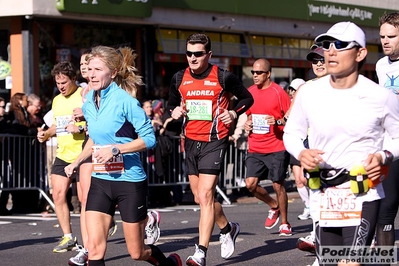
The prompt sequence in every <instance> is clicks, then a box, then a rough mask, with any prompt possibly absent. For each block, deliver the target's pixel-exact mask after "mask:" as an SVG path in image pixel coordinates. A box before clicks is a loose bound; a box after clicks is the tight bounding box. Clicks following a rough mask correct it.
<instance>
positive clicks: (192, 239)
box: [0, 192, 398, 266]
mask: <svg viewBox="0 0 399 266" xmlns="http://www.w3.org/2000/svg"><path fill="white" fill-rule="evenodd" d="M303 207H304V206H303V203H302V202H301V200H300V199H299V196H298V194H297V193H296V192H291V193H289V215H288V220H289V222H290V223H291V225H292V228H293V233H294V234H293V235H292V236H289V237H280V236H279V235H278V226H276V227H274V228H272V229H270V230H267V229H265V228H264V221H265V218H266V216H267V211H268V210H269V207H268V206H266V205H265V204H264V203H261V202H259V201H258V200H256V199H255V198H253V197H241V198H239V199H237V201H236V202H234V203H233V204H232V205H224V211H225V213H226V216H227V217H228V219H229V220H231V221H236V222H238V223H240V225H241V233H240V234H239V236H238V238H237V241H236V250H235V253H234V254H233V256H232V257H231V258H230V259H228V260H224V259H222V258H221V257H220V244H219V242H218V232H219V230H218V229H216V228H215V230H214V234H213V236H212V239H211V243H210V247H209V250H208V256H207V258H208V259H207V265H208V266H211V265H308V264H312V263H313V261H314V258H315V257H314V256H313V255H312V254H310V253H306V252H303V251H300V250H298V249H296V248H295V244H296V241H297V239H298V238H299V237H303V236H306V235H307V234H308V232H310V230H311V228H312V223H311V220H306V221H300V220H298V219H297V216H298V215H299V214H300V213H301V212H302V210H303ZM158 210H159V211H160V212H161V238H160V240H159V242H158V243H157V246H158V247H159V248H160V249H161V250H162V251H163V252H165V253H166V254H169V253H172V252H176V253H178V254H179V255H180V256H181V258H182V260H183V265H185V264H184V261H185V259H186V258H187V257H188V256H189V255H192V254H193V252H194V244H196V243H197V242H198V228H197V225H198V218H199V208H198V206H196V205H181V206H175V207H168V208H160V209H158ZM115 218H116V221H117V224H118V225H119V229H118V231H117V232H116V234H115V235H114V236H113V237H111V238H110V239H109V241H108V250H107V253H106V265H109V266H116V265H149V264H148V263H146V262H136V261H132V260H131V259H130V257H129V255H128V253H127V251H126V245H125V242H124V238H123V232H122V229H121V220H120V216H119V214H116V216H115ZM71 223H72V227H73V230H74V234H75V235H76V236H78V238H79V236H80V233H79V215H73V216H72V219H71ZM396 226H398V225H396ZM60 236H61V229H60V228H59V227H58V222H57V219H56V218H55V215H54V214H51V215H48V214H21V215H16V214H14V215H12V216H0V265H67V261H68V259H69V258H70V257H71V256H74V255H75V254H76V252H74V251H70V252H66V253H61V254H59V253H58V254H55V253H52V248H53V247H54V246H55V245H56V244H57V242H58V241H59V239H60Z"/></svg>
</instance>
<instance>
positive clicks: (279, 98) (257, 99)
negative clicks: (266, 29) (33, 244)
mask: <svg viewBox="0 0 399 266" xmlns="http://www.w3.org/2000/svg"><path fill="white" fill-rule="evenodd" d="M251 73H252V75H253V80H254V85H252V86H251V87H249V88H248V90H249V92H250V93H251V94H252V97H253V98H254V104H253V105H252V106H251V107H250V108H249V109H248V110H247V111H246V113H247V115H248V120H247V122H246V123H245V130H247V131H249V136H248V155H247V158H246V161H245V164H246V167H247V174H246V176H247V177H246V180H245V183H246V187H247V189H248V190H249V191H250V192H251V193H252V194H253V195H254V196H255V197H256V198H258V199H260V200H262V201H263V202H265V203H266V204H268V205H269V206H270V208H271V209H270V210H269V215H268V217H267V218H266V222H265V227H266V228H267V229H271V228H273V227H274V226H275V225H276V224H277V223H278V222H279V219H280V218H279V216H280V214H281V225H280V227H279V231H280V236H290V235H291V234H292V233H291V225H290V224H289V223H288V221H287V209H288V207H287V206H288V198H287V193H286V191H285V187H284V179H285V178H286V172H287V168H288V164H289V157H290V156H289V153H288V152H287V151H286V150H285V147H284V143H283V130H284V125H285V120H284V115H285V113H286V112H287V110H288V109H289V107H290V103H291V100H290V98H289V96H288V94H287V93H286V92H285V91H284V89H283V88H281V87H280V86H279V85H277V84H276V83H275V82H273V81H272V80H271V79H270V77H271V66H270V62H269V61H267V60H266V59H258V60H256V61H255V62H254V64H253V69H252V70H251ZM259 178H269V179H270V180H272V181H273V189H274V191H275V192H276V195H277V200H275V199H274V198H272V197H271V196H270V195H269V194H268V193H267V191H266V190H265V189H264V188H263V187H261V186H259V185H258V181H259Z"/></svg>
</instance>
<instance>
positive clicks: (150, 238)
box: [145, 211, 161, 245]
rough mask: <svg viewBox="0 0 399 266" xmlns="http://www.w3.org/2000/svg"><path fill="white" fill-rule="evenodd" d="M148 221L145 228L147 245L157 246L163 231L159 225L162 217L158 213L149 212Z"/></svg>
mask: <svg viewBox="0 0 399 266" xmlns="http://www.w3.org/2000/svg"><path fill="white" fill-rule="evenodd" d="M147 216H148V220H147V224H146V226H145V234H146V239H145V243H146V244H147V245H153V244H155V243H156V242H157V241H158V239H159V237H160V235H161V229H160V228H159V223H160V222H161V215H160V213H159V212H158V211H149V212H147Z"/></svg>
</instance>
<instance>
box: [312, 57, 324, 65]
mask: <svg viewBox="0 0 399 266" xmlns="http://www.w3.org/2000/svg"><path fill="white" fill-rule="evenodd" d="M319 62H320V63H322V64H324V57H320V58H313V60H312V64H313V65H317V64H318V63H319Z"/></svg>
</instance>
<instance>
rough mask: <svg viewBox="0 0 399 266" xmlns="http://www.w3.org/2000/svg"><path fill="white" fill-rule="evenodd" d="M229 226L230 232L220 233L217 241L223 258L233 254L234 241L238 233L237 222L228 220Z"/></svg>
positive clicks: (238, 226)
mask: <svg viewBox="0 0 399 266" xmlns="http://www.w3.org/2000/svg"><path fill="white" fill-rule="evenodd" d="M229 224H230V226H231V230H230V232H228V233H227V234H220V237H219V242H220V244H221V246H220V255H221V256H222V258H223V259H228V258H230V257H231V255H233V253H234V248H235V241H236V238H237V236H238V234H239V233H240V225H239V224H238V223H234V222H233V223H232V222H229Z"/></svg>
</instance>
